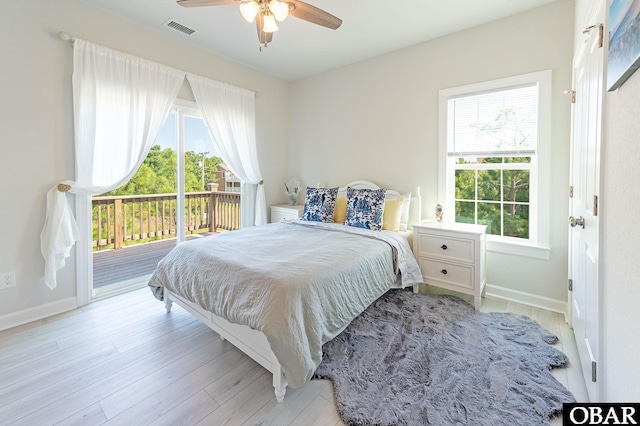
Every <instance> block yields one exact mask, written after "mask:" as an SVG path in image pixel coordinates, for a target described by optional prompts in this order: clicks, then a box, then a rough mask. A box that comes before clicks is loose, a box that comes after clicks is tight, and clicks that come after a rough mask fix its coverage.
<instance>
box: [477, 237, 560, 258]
mask: <svg viewBox="0 0 640 426" xmlns="http://www.w3.org/2000/svg"><path fill="white" fill-rule="evenodd" d="M487 251H491V252H495V253H502V254H511V255H515V256H522V257H530V258H532V259H542V260H549V256H550V254H551V248H550V247H542V246H539V245H536V244H530V243H520V242H516V241H509V242H507V241H496V240H491V239H489V236H487Z"/></svg>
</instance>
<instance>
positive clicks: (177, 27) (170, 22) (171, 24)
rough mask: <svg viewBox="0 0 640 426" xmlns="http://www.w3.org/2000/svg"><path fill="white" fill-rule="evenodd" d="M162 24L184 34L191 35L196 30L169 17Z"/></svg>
mask: <svg viewBox="0 0 640 426" xmlns="http://www.w3.org/2000/svg"><path fill="white" fill-rule="evenodd" d="M162 25H164V26H165V27H169V28H173V29H174V30H176V31H180V32H181V33H184V34H186V35H191V34H193V33H195V32H196V30H193V29H191V28H189V27H187V26H185V25H182V24H179V23H177V22H176V21H174V20H173V19H169V20H168V21H166V22H165V23H163V24H162Z"/></svg>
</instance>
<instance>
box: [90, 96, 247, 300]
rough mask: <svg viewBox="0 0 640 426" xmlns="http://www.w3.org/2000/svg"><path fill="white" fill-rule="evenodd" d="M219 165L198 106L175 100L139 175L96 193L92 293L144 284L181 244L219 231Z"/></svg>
mask: <svg viewBox="0 0 640 426" xmlns="http://www.w3.org/2000/svg"><path fill="white" fill-rule="evenodd" d="M221 163H222V160H221V159H220V158H219V157H218V156H217V155H216V152H215V150H214V147H213V143H212V141H211V138H210V136H209V132H208V130H207V127H206V125H205V124H204V121H203V120H202V118H201V115H200V112H199V110H198V109H197V108H196V106H195V104H190V103H176V105H175V107H174V108H173V109H172V111H171V112H170V114H169V115H168V117H167V119H166V121H165V123H164V124H163V127H162V129H161V130H160V133H159V134H158V137H157V138H156V141H155V143H154V145H153V147H152V148H151V150H150V152H149V154H148V155H147V158H146V159H145V161H144V163H143V164H142V165H141V167H140V169H139V170H138V171H137V172H136V174H135V175H134V176H133V177H132V178H131V179H130V180H129V181H128V182H127V183H126V184H124V185H123V186H121V187H120V188H118V189H116V190H114V191H111V192H109V193H107V194H101V195H100V196H97V197H93V198H92V201H91V204H92V207H91V209H92V228H93V230H92V234H93V241H92V250H93V256H92V258H93V280H92V282H93V284H92V289H91V294H92V298H97V297H103V296H106V295H111V294H114V293H119V292H123V291H127V290H130V289H133V288H138V287H142V286H144V285H146V283H147V281H148V279H149V276H150V275H151V274H152V273H153V270H154V269H155V266H156V265H157V263H158V262H159V261H160V260H161V259H162V258H163V257H164V256H165V255H166V254H167V253H168V252H169V251H170V250H171V249H172V248H173V247H175V245H176V244H178V243H180V242H182V241H185V240H186V239H189V238H197V237H200V236H204V235H209V234H211V233H214V232H217V231H219V230H220V226H219V225H220V224H219V223H218V222H219V220H216V219H217V218H218V216H221V215H220V214H219V211H221V209H222V208H224V206H225V203H224V202H223V201H221V200H222V199H223V198H225V197H224V196H223V195H225V194H220V193H221V192H224V190H225V188H227V187H229V186H228V184H229V183H230V182H232V179H231V176H230V173H229V172H228V171H227V170H226V168H225V166H224V164H221ZM220 185H222V187H220ZM227 198H228V197H227ZM237 198H238V199H237V204H238V205H239V194H237ZM227 201H228V200H227ZM227 204H228V203H227ZM231 229H233V228H231Z"/></svg>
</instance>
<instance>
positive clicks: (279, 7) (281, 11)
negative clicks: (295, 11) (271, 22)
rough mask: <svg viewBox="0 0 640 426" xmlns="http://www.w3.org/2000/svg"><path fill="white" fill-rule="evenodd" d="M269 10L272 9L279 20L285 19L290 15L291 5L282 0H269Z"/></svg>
mask: <svg viewBox="0 0 640 426" xmlns="http://www.w3.org/2000/svg"><path fill="white" fill-rule="evenodd" d="M269 10H271V13H273V16H274V18H276V21H278V22H281V21H284V20H285V19H286V18H287V16H288V15H289V5H288V4H287V3H285V2H283V1H280V0H271V2H269Z"/></svg>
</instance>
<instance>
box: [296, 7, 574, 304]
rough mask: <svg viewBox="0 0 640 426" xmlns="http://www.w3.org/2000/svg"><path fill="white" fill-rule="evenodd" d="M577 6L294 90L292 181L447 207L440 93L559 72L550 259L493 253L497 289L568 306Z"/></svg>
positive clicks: (428, 212)
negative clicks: (441, 178) (401, 195)
mask: <svg viewBox="0 0 640 426" xmlns="http://www.w3.org/2000/svg"><path fill="white" fill-rule="evenodd" d="M573 13H574V9H573V1H571V0H561V1H559V2H556V3H553V4H551V5H548V6H544V7H541V8H538V9H535V10H533V11H529V12H526V13H523V14H520V15H517V16H514V17H510V18H506V19H503V20H500V21H496V22H493V23H490V24H487V25H483V26H479V27H476V28H473V29H470V30H467V31H463V32H460V33H456V34H453V35H450V36H447V37H443V38H440V39H437V40H434V41H431V42H426V43H423V44H419V45H416V46H413V47H410V48H407V49H404V50H400V51H396V52H393V53H390V54H387V55H384V56H380V57H377V58H374V59H371V60H368V61H364V62H361V63H358V64H355V65H352V66H348V67H345V68H342V69H339V70H336V71H332V72H327V73H324V74H321V75H318V76H314V77H310V78H306V79H302V80H298V81H295V82H293V83H292V84H291V99H290V109H291V113H290V129H291V132H290V146H289V174H290V175H292V176H293V175H296V176H299V177H300V178H301V180H302V181H303V183H304V184H311V185H315V183H316V182H320V183H323V184H326V185H343V184H345V183H347V182H349V181H352V180H356V179H368V180H371V181H374V182H376V183H378V184H380V185H383V186H387V187H390V188H394V189H398V190H401V191H412V190H413V189H414V188H415V187H416V186H418V185H419V186H421V188H422V196H423V206H422V207H423V208H422V211H423V213H424V217H425V218H433V217H434V206H435V204H436V203H437V202H438V200H437V190H438V180H437V179H438V169H437V166H438V161H437V159H438V91H439V90H440V89H443V88H448V87H454V86H461V85H465V84H470V83H476V82H481V81H486V80H493V79H497V78H502V77H508V76H513V75H517V74H524V73H529V72H534V71H540V70H544V69H552V70H553V87H552V90H553V105H552V108H553V111H552V117H553V122H552V152H551V158H552V164H551V170H552V171H551V182H552V188H553V189H552V194H551V205H552V206H553V210H552V212H551V214H552V223H551V248H552V250H551V257H550V259H549V260H546V261H545V260H534V259H531V258H525V257H519V256H513V255H504V254H498V253H488V256H487V268H488V283H490V284H492V285H494V286H499V287H504V288H506V289H508V291H509V292H513V291H515V293H513V295H516V296H518V295H519V294H518V293H517V292H525V293H530V294H532V295H535V296H537V297H538V298H537V299H536V298H535V297H534V299H536V300H537V301H538V302H540V303H546V302H549V300H546V299H545V298H549V299H552V301H551V302H557V303H551V305H553V306H564V304H565V302H566V298H567V290H566V281H567V225H566V221H567V204H568V203H567V196H568V179H569V178H568V165H569V134H570V131H569V129H570V110H571V108H570V100H569V98H568V97H567V96H566V95H563V93H562V92H563V91H564V90H567V89H568V88H570V86H571V57H572V51H573V25H572V22H573Z"/></svg>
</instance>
